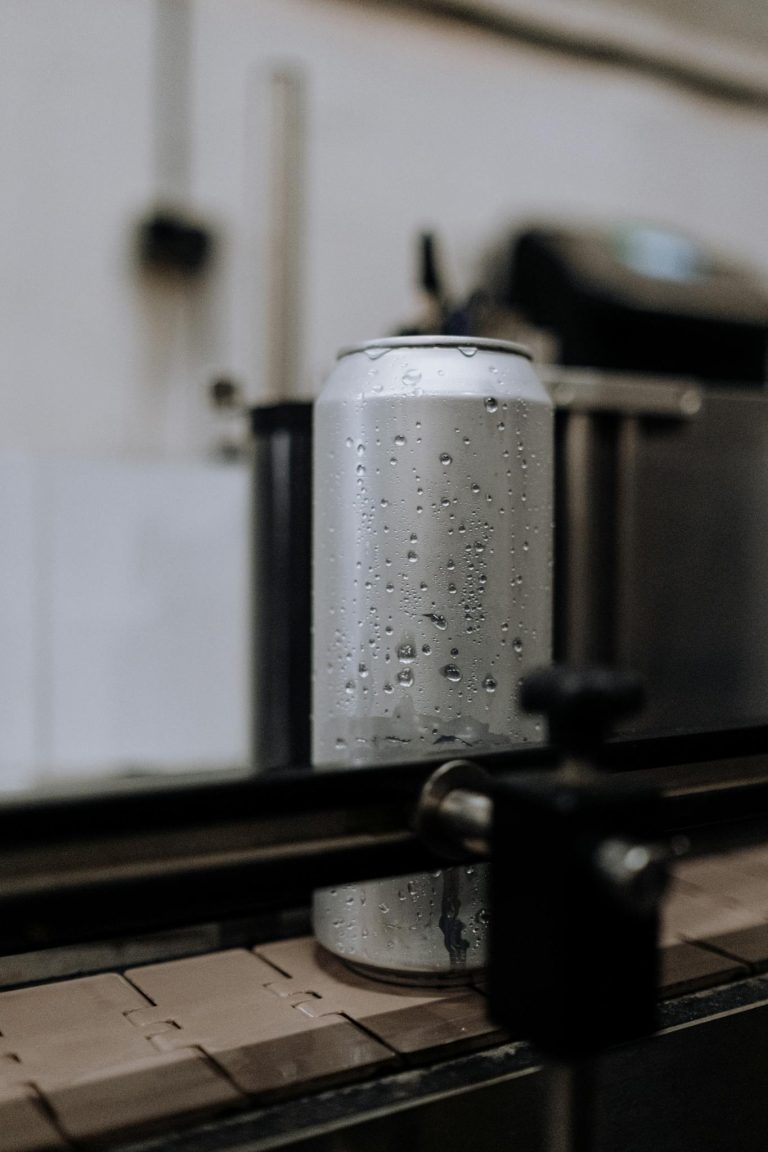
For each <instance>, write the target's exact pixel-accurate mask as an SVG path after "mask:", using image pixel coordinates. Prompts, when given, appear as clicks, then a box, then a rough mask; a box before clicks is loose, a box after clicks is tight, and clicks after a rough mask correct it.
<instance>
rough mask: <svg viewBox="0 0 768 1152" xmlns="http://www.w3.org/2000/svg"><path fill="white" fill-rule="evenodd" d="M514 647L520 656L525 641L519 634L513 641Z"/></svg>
mask: <svg viewBox="0 0 768 1152" xmlns="http://www.w3.org/2000/svg"><path fill="white" fill-rule="evenodd" d="M512 647H513V648H514V650H515V652H516V653H517V655H518V656H520V655H521V653H522V651H523V642H522V640H521V639H520V637H519V636H515V638H514V640H513V641H512Z"/></svg>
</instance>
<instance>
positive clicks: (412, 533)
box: [411, 532, 418, 544]
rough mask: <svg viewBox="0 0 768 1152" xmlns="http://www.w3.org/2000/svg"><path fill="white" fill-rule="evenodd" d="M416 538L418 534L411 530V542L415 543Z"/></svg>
mask: <svg viewBox="0 0 768 1152" xmlns="http://www.w3.org/2000/svg"><path fill="white" fill-rule="evenodd" d="M417 540H418V536H417V535H416V533H415V532H411V544H415V543H416V541H417Z"/></svg>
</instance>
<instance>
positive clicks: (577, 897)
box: [418, 667, 667, 1152]
mask: <svg viewBox="0 0 768 1152" xmlns="http://www.w3.org/2000/svg"><path fill="white" fill-rule="evenodd" d="M642 698H643V694H642V687H641V685H640V683H639V682H638V680H637V678H636V677H634V676H628V675H622V674H618V673H615V672H613V671H610V670H606V669H584V670H577V669H570V668H559V667H553V668H549V669H546V670H544V671H542V672H540V673H536V674H534V675H533V676H530V677H529V678H528V679H527V680H526V681H525V684H524V686H523V690H522V695H521V702H522V705H523V707H524V708H525V709H526V710H528V711H535V712H545V713H546V714H547V715H548V718H549V724H550V733H551V737H552V738H553V742H556V743H557V745H558V747H559V749H560V751H561V754H562V761H561V764H560V767H559V768H558V769H556V770H555V771H551V770H545V771H538V772H520V773H508V774H506V775H504V776H496V777H490V776H488V775H486V774H485V773H484V772H483V770H482V769H481V768H479V767H478V766H476V765H473V764H471V763H469V762H467V761H452V762H450V763H448V764H445V765H443V767H442V768H440V769H439V770H438V771H437V772H436V773H435V774H434V775H433V776H432V777H431V779H430V780H429V781H428V782H427V784H426V786H425V788H424V791H423V793H422V800H421V804H420V806H419V818H418V828H419V831H420V833H421V834H422V835H423V836H424V837H425V839H426V840H427V842H428V843H429V844H430V846H431V847H433V848H435V849H436V850H438V851H441V852H442V853H443V854H444V855H446V856H448V857H453V858H456V857H457V856H461V854H462V853H463V854H466V853H468V852H469V853H472V854H480V855H487V856H489V857H490V859H491V861H492V865H493V867H492V881H491V908H492V916H493V919H492V933H491V940H490V978H489V996H490V1007H491V1013H492V1015H493V1016H494V1018H495V1019H496V1020H498V1021H499V1022H500V1023H501V1024H503V1025H504V1026H505V1027H508V1028H510V1029H511V1030H512V1031H513V1032H514V1033H515V1034H516V1035H518V1036H524V1037H525V1038H526V1039H528V1040H530V1041H531V1042H532V1043H533V1044H534V1045H535V1046H536V1048H537V1049H538V1050H539V1051H540V1052H541V1053H542V1055H543V1056H544V1057H545V1059H546V1060H548V1061H549V1062H550V1063H551V1064H552V1065H553V1068H554V1069H555V1072H554V1075H553V1079H552V1091H551V1093H550V1116H549V1123H548V1134H549V1144H548V1147H549V1149H551V1150H552V1152H554V1150H555V1149H558V1150H561V1152H566V1150H573V1152H575V1150H577V1149H578V1150H579V1152H586V1150H587V1149H591V1148H592V1147H593V1141H592V1120H593V1112H594V1109H593V1107H592V1090H591V1086H592V1083H593V1077H592V1072H593V1068H594V1061H595V1059H596V1058H597V1057H598V1056H599V1055H600V1053H602V1052H604V1051H605V1050H606V1049H607V1048H609V1047H611V1046H612V1045H615V1044H618V1043H622V1042H626V1041H630V1040H634V1039H637V1038H639V1037H641V1036H645V1035H648V1034H649V1033H651V1032H653V1031H654V1030H655V1023H656V989H657V939H658V924H659V906H660V901H661V897H662V895H663V893H664V890H665V886H666V882H667V863H666V858H667V853H666V850H665V847H664V845H663V844H661V843H659V842H658V840H657V837H658V830H659V828H660V820H659V798H658V796H657V794H656V793H655V792H654V790H652V789H649V788H647V787H642V788H641V787H638V786H637V784H636V783H634V782H632V783H631V784H628V783H627V781H626V780H625V779H624V778H621V777H608V776H604V775H602V774H601V773H599V772H598V771H596V770H595V768H594V761H595V759H596V756H597V753H598V751H599V748H600V745H601V744H602V742H603V740H604V738H605V736H606V735H607V733H608V730H609V728H610V725H611V723H612V721H613V720H614V719H616V718H617V717H618V716H619V715H624V714H627V713H628V712H630V711H634V710H636V709H637V708H638V707H639V705H640V704H641V703H642ZM521 993H522V994H521Z"/></svg>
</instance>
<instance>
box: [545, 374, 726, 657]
mask: <svg viewBox="0 0 768 1152" xmlns="http://www.w3.org/2000/svg"><path fill="white" fill-rule="evenodd" d="M543 378H544V380H545V383H546V384H547V386H548V387H549V389H550V393H551V395H552V398H553V402H554V404H555V407H556V409H557V413H558V414H557V421H558V436H557V443H558V488H559V491H558V501H559V506H558V517H559V522H558V572H557V583H558V599H557V604H558V609H557V612H558V617H557V622H556V632H557V636H558V644H557V647H558V649H559V651H558V653H557V654H558V656H559V657H561V658H562V659H564V660H566V661H567V662H569V663H573V664H590V663H609V664H610V663H619V664H621V663H625V664H626V665H627V666H629V667H633V666H634V664H633V660H632V658H631V656H632V655H633V654H630V655H629V657H628V655H627V654H626V653H625V652H623V651H621V649H620V640H619V634H618V630H617V625H616V621H617V619H623V618H624V614H625V613H626V611H627V604H626V597H627V589H628V588H629V587H631V585H632V582H633V577H632V570H631V567H630V568H628V566H627V558H628V555H629V553H628V550H627V547H626V544H625V541H626V540H627V538H628V536H629V535H631V534H632V533H633V532H634V516H633V509H634V506H635V504H634V497H633V485H634V483H635V477H634V471H633V469H634V463H633V462H634V459H635V455H636V452H637V438H638V436H639V435H640V434H641V431H642V428H643V427H644V426H645V425H644V424H643V421H648V420H653V421H656V422H658V421H664V426H665V427H666V428H667V429H668V433H669V434H670V435H672V434H674V432H675V431H676V429H677V428H678V427H681V426H682V425H684V424H685V423H687V422H689V421H692V420H694V419H695V418H697V417H698V415H699V413H700V411H701V408H702V404H703V402H704V401H703V393H702V391H701V389H700V388H698V387H696V386H695V385H694V384H693V383H691V382H688V381H680V380H665V379H653V378H650V377H647V376H638V377H634V376H630V375H627V374H622V373H600V372H597V371H589V370H583V369H570V368H568V369H562V368H558V367H549V368H546V369H545V370H544V371H543ZM630 563H631V561H630Z"/></svg>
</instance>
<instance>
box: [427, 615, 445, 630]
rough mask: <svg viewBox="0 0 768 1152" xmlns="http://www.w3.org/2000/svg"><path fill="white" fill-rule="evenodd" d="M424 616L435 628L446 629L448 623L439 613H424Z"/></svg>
mask: <svg viewBox="0 0 768 1152" xmlns="http://www.w3.org/2000/svg"><path fill="white" fill-rule="evenodd" d="M424 616H425V617H426V619H427V620H431V622H432V623H433V624H434V626H435V628H441V629H442V628H446V627H447V624H448V622H447V620H446V619H445V616H441V615H440V613H439V612H425V613H424Z"/></svg>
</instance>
